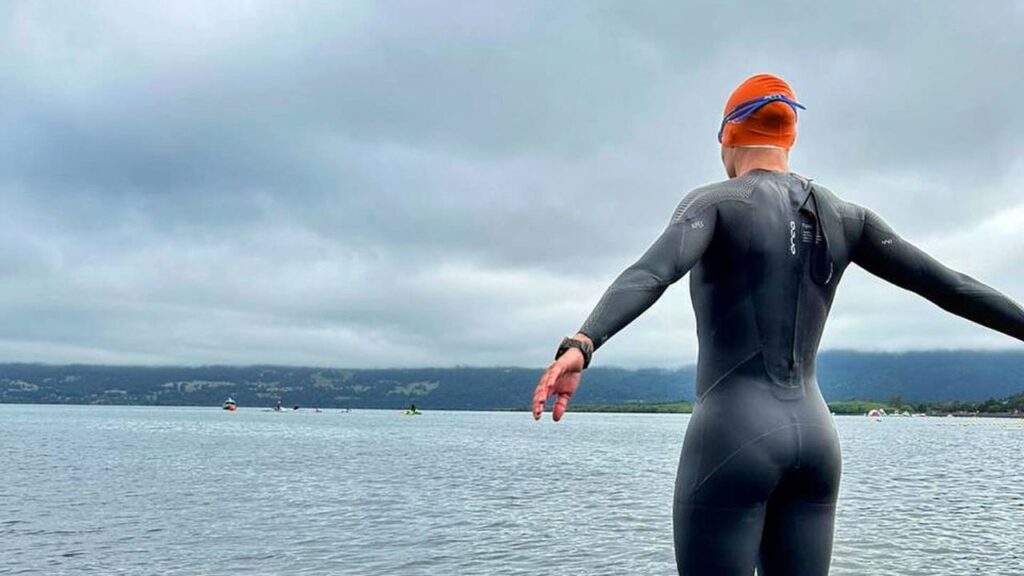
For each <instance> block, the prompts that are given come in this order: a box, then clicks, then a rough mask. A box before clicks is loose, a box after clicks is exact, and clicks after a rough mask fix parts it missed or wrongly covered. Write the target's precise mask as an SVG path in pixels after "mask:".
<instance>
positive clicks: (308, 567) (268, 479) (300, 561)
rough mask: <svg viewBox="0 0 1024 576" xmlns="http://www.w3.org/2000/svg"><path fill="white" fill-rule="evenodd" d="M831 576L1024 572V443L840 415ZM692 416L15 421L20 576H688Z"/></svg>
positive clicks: (7, 445)
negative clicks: (685, 545)
mask: <svg viewBox="0 0 1024 576" xmlns="http://www.w3.org/2000/svg"><path fill="white" fill-rule="evenodd" d="M837 421H838V427H839V432H840V436H841V440H842V447H843V461H844V470H843V481H842V495H841V501H840V511H839V516H838V519H837V526H836V539H835V551H834V555H833V569H832V573H833V574H858V575H860V574H872V575H886V574H900V575H908V574H929V575H957V576H959V575H962V574H1007V575H1009V574H1024V424H1022V422H1021V421H1019V420H999V419H959V418H957V419H953V418H890V419H888V420H884V421H882V422H878V423H876V422H873V421H871V420H870V419H868V418H865V417H838V418H837ZM686 423H687V416H681V415H617V414H569V415H568V416H567V417H566V419H565V420H564V421H563V422H561V423H559V424H557V425H553V424H552V423H551V421H550V420H545V421H544V422H542V423H535V422H533V420H532V419H531V418H530V416H529V415H528V414H518V413H517V414H512V413H466V412H428V413H426V414H425V415H423V416H419V417H403V416H400V415H399V414H398V413H397V412H385V411H357V412H352V413H349V414H345V413H341V412H337V411H325V412H323V413H320V414H314V413H311V412H299V413H283V414H277V413H273V412H263V411H259V410H256V409H249V410H247V409H245V408H242V409H240V410H239V411H238V412H237V413H234V414H232V413H226V412H222V411H220V410H215V409H202V408H148V407H84V406H83V407H76V406H16V405H0V458H2V463H0V573H2V574H285V573H287V574H303V573H306V574H328V573H329V574H389V575H390V574H403V575H404V574H486V575H490V574H531V575H538V574H615V575H622V574H665V575H671V574H675V565H674V561H673V553H672V537H671V534H672V525H671V504H672V485H673V480H674V475H675V467H676V458H677V456H678V453H679V448H680V445H681V443H682V439H683V433H684V430H685V427H686Z"/></svg>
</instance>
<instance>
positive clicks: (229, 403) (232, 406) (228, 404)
mask: <svg viewBox="0 0 1024 576" xmlns="http://www.w3.org/2000/svg"><path fill="white" fill-rule="evenodd" d="M222 408H224V409H225V410H227V411H228V412H234V411H235V410H238V404H236V403H235V401H234V400H232V399H231V396H228V399H227V400H225V401H224V405H223V406H222Z"/></svg>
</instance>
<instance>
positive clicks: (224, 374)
mask: <svg viewBox="0 0 1024 576" xmlns="http://www.w3.org/2000/svg"><path fill="white" fill-rule="evenodd" d="M540 374H541V369H540V368H536V369H533V368H500V367H499V368H466V367H456V368H416V369H371V370H347V369H337V368H294V367H281V366H242V367H239V366H201V367H131V366H89V365H70V366H51V365H41V364H0V402H5V403H12V402H15V403H29V402H31V403H70V404H150V405H200V406H216V405H219V404H220V403H221V402H222V401H223V400H224V399H225V398H226V397H227V396H232V397H233V398H234V399H235V400H237V401H238V403H239V405H240V406H243V407H245V406H271V405H273V404H274V403H275V402H276V401H277V400H280V401H281V402H282V403H284V404H285V405H286V406H291V405H295V404H298V405H301V406H307V407H311V406H321V407H339V408H340V407H351V408H402V407H405V406H408V404H409V403H410V402H415V403H416V404H417V405H419V406H422V407H424V408H433V409H455V410H488V409H502V408H515V407H523V406H526V405H527V404H528V403H529V398H530V394H531V392H532V390H533V388H534V386H535V385H536V383H537V378H538V377H539V376H540ZM693 378H694V367H693V366H688V367H685V368H680V369H678V370H658V369H640V370H626V369H621V368H607V367H600V366H595V367H594V368H591V369H589V370H587V372H586V373H585V375H584V379H583V384H582V385H581V387H580V390H579V392H578V393H577V395H576V398H575V399H574V401H575V402H576V403H580V404H626V403H634V402H671V401H678V400H692V399H693ZM818 381H819V383H820V385H821V388H822V391H823V393H824V394H825V397H826V399H828V400H829V401H837V400H851V399H861V400H886V399H889V398H892V397H894V396H900V397H902V399H903V400H905V401H908V402H919V401H924V402H935V401H948V400H984V399H987V398H990V397H1005V396H1009V395H1011V394H1014V393H1019V392H1022V391H1024V352H975V351H952V352H947V351H935V352H908V353H900V354H884V353H866V352H850V351H830V352H824V353H822V354H820V355H819V356H818Z"/></svg>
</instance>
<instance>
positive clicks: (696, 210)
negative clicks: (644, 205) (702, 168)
mask: <svg viewBox="0 0 1024 576" xmlns="http://www.w3.org/2000/svg"><path fill="white" fill-rule="evenodd" d="M716 220H717V207H716V206H715V205H714V203H713V202H709V201H708V200H707V199H706V198H705V197H704V196H703V194H702V192H701V191H699V190H695V191H693V192H691V193H690V194H688V195H687V196H686V198H683V201H682V202H681V203H680V204H679V207H678V208H677V209H676V211H675V213H674V214H673V215H672V219H671V220H670V221H669V224H668V226H667V227H666V228H665V230H664V231H663V232H662V233H661V235H660V236H658V238H657V239H656V240H655V241H654V243H653V244H651V246H650V248H648V249H647V251H646V252H644V254H643V255H642V256H641V257H640V259H639V260H637V261H636V262H635V263H633V265H632V266H630V267H629V268H626V269H625V270H624V271H623V272H622V273H621V274H619V276H618V278H616V279H615V281H614V282H612V284H611V286H609V287H608V289H607V290H606V291H605V293H604V295H603V296H602V297H601V299H600V300H599V301H598V303H597V305H596V306H595V307H594V309H593V311H591V313H590V316H588V317H587V319H586V321H585V322H584V323H583V326H582V327H581V328H580V329H579V331H580V332H582V333H583V334H586V335H587V336H589V337H590V339H591V340H592V341H593V342H594V349H595V350H597V349H598V348H599V347H600V346H601V345H602V344H604V343H605V342H606V341H607V340H608V339H609V338H611V337H612V336H613V335H615V333H616V332H618V331H619V330H622V329H623V328H625V327H626V326H627V325H628V324H629V323H630V322H632V321H633V320H634V319H636V318H637V317H638V316H640V314H642V313H643V312H644V311H645V310H647V309H648V308H650V307H651V305H652V304H654V303H655V302H656V301H657V300H658V298H660V297H661V295H662V294H663V293H664V292H665V289H666V288H668V287H669V285H671V284H672V283H674V282H676V281H677V280H679V279H680V278H682V277H683V275H685V274H686V273H687V272H688V271H689V270H690V268H692V267H693V266H694V264H696V263H697V261H698V260H700V257H701V256H702V255H703V254H704V250H705V249H706V248H707V247H708V245H709V244H710V242H711V238H712V236H713V235H714V231H715V223H716Z"/></svg>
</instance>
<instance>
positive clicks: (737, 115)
mask: <svg viewBox="0 0 1024 576" xmlns="http://www.w3.org/2000/svg"><path fill="white" fill-rule="evenodd" d="M772 102H782V103H783V104H787V105H789V107H790V108H792V109H793V113H794V114H795V113H796V112H797V108H799V109H801V110H806V109H807V107H806V106H804V105H803V104H801V103H799V102H797V101H796V100H793V99H792V98H789V97H787V96H786V95H785V94H769V95H767V96H761V97H760V98H754V99H752V100H746V101H744V102H740V103H739V104H737V105H736V107H735V108H733V109H732V111H731V112H729V113H728V114H726V115H725V118H722V125H721V127H719V128H718V141H719V142H721V141H722V132H725V125H726V124H727V123H729V122H742V121H744V120H746V119H747V118H749V117H750V116H751V115H752V114H753V113H754V112H757V111H758V110H760V109H761V108H763V107H765V106H767V105H768V104H771V103H772Z"/></svg>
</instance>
